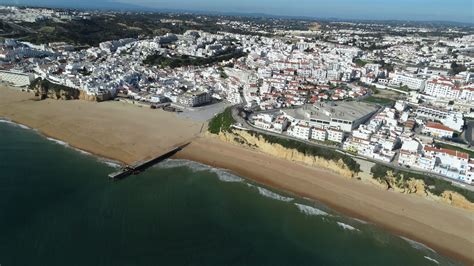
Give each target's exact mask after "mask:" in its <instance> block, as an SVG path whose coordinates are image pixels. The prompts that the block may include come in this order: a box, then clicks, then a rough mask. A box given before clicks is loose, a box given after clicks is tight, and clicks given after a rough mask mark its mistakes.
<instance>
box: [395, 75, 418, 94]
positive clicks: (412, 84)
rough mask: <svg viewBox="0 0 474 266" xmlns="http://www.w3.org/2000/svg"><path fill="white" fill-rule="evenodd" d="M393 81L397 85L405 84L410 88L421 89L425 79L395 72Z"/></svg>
mask: <svg viewBox="0 0 474 266" xmlns="http://www.w3.org/2000/svg"><path fill="white" fill-rule="evenodd" d="M393 82H394V83H395V84H397V85H405V86H407V87H408V88H410V89H412V90H417V91H421V90H423V88H424V87H425V80H424V79H421V78H418V77H415V76H410V75H406V74H395V76H394V77H393Z"/></svg>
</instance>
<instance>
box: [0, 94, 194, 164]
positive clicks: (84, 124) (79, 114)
mask: <svg viewBox="0 0 474 266" xmlns="http://www.w3.org/2000/svg"><path fill="white" fill-rule="evenodd" d="M33 98H34V95H33V94H28V93H25V92H20V91H17V90H14V89H8V88H5V87H1V86H0V117H5V118H8V119H10V120H12V121H14V122H18V123H21V124H24V125H27V126H29V127H31V128H34V129H37V130H39V131H40V132H41V133H42V134H44V135H46V136H49V137H53V138H55V139H59V140H63V141H66V142H68V143H69V144H70V145H71V146H74V147H77V148H80V149H82V150H86V151H88V152H91V153H94V154H96V155H99V156H102V157H106V158H110V159H114V160H117V161H120V162H123V163H126V164H131V163H133V162H136V161H139V160H143V159H146V158H149V157H152V156H156V155H158V154H160V153H163V152H165V151H166V150H167V149H169V148H171V147H173V146H175V145H177V144H182V143H185V142H188V141H190V140H191V139H192V138H194V137H195V136H197V135H198V134H199V133H200V131H201V128H202V126H203V124H202V122H201V123H195V122H193V121H191V120H186V119H181V118H180V119H178V118H177V116H176V114H175V113H169V112H165V111H162V110H152V109H149V108H144V107H138V106H135V105H131V104H126V103H121V102H103V103H96V102H88V101H80V100H74V101H56V100H51V99H47V100H44V101H36V100H34V99H33Z"/></svg>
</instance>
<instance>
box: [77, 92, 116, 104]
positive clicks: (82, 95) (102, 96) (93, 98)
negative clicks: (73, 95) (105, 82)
mask: <svg viewBox="0 0 474 266" xmlns="http://www.w3.org/2000/svg"><path fill="white" fill-rule="evenodd" d="M113 98H114V97H113V96H112V94H111V93H110V92H107V93H104V94H100V95H90V94H87V93H85V92H84V91H80V94H79V99H80V100H86V101H92V102H103V101H108V100H112V99H113Z"/></svg>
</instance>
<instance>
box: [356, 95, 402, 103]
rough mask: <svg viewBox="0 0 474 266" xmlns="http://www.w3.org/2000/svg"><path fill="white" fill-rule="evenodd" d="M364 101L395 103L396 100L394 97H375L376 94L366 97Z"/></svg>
mask: <svg viewBox="0 0 474 266" xmlns="http://www.w3.org/2000/svg"><path fill="white" fill-rule="evenodd" d="M362 101H364V102H368V103H376V104H380V105H393V104H394V103H395V101H394V100H392V99H387V98H381V97H375V96H369V97H367V98H364V99H363V100H362Z"/></svg>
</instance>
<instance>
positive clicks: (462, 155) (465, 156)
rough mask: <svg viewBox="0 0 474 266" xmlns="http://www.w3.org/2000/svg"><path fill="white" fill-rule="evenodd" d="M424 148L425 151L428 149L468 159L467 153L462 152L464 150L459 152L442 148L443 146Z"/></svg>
mask: <svg viewBox="0 0 474 266" xmlns="http://www.w3.org/2000/svg"><path fill="white" fill-rule="evenodd" d="M424 150H425V151H430V152H440V153H446V154H449V155H451V156H456V157H458V158H462V159H469V154H467V153H464V152H460V151H455V150H450V149H444V148H435V147H430V146H425V147H424Z"/></svg>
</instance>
